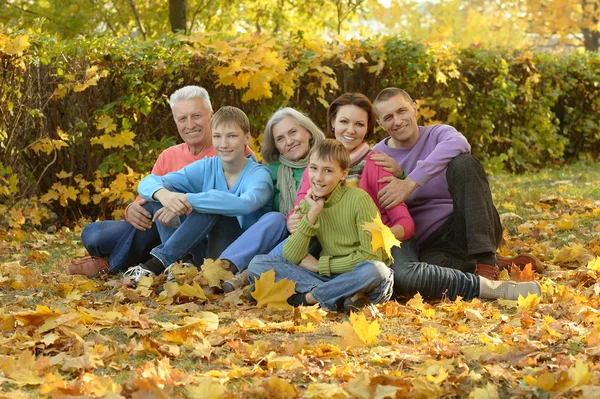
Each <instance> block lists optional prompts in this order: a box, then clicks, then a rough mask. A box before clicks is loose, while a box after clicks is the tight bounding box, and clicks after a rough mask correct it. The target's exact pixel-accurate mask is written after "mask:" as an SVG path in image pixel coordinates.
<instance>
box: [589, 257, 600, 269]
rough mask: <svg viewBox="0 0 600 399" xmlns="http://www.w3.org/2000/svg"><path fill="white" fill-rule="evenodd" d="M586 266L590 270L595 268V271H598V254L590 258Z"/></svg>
mask: <svg viewBox="0 0 600 399" xmlns="http://www.w3.org/2000/svg"><path fill="white" fill-rule="evenodd" d="M587 268H588V269H590V270H595V271H597V272H600V256H596V258H595V259H592V260H591V261H590V262H589V263H588V265H587Z"/></svg>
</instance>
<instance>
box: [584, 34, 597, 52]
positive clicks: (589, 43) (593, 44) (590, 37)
mask: <svg viewBox="0 0 600 399" xmlns="http://www.w3.org/2000/svg"><path fill="white" fill-rule="evenodd" d="M581 31H582V33H583V42H584V45H585V49H586V50H587V51H598V49H600V44H599V43H598V42H599V41H600V32H598V31H592V30H589V29H582V30H581Z"/></svg>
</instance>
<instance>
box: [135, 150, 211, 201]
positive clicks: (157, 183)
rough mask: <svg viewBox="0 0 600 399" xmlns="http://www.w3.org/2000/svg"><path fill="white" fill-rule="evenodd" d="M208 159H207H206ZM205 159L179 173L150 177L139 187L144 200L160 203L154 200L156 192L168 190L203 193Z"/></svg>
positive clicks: (143, 180) (144, 179) (145, 178)
mask: <svg viewBox="0 0 600 399" xmlns="http://www.w3.org/2000/svg"><path fill="white" fill-rule="evenodd" d="M205 159H206V158H205ZM205 159H202V160H200V161H196V162H194V163H192V164H190V165H188V166H186V167H185V168H183V169H181V170H178V171H177V172H171V173H167V174H166V175H164V176H158V175H155V174H151V175H148V176H146V177H144V178H143V179H142V181H141V182H140V183H139V185H138V191H139V193H140V195H141V196H142V198H144V199H146V200H148V201H153V202H158V201H157V200H155V199H154V198H153V195H154V193H155V192H157V191H158V190H160V189H162V188H167V187H168V189H169V190H171V191H174V192H177V193H193V192H198V191H201V188H202V182H203V180H204V171H205V169H206V162H205Z"/></svg>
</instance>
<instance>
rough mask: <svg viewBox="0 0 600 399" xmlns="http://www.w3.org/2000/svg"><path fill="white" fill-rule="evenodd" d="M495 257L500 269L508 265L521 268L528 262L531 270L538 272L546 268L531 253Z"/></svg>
mask: <svg viewBox="0 0 600 399" xmlns="http://www.w3.org/2000/svg"><path fill="white" fill-rule="evenodd" d="M496 258H497V259H498V266H500V268H501V269H504V268H507V267H510V266H511V265H516V266H518V267H519V268H520V269H523V268H524V267H525V266H526V265H527V264H528V263H531V266H532V268H533V270H534V271H536V272H538V273H541V272H543V271H544V269H546V267H545V266H544V264H543V263H542V262H541V261H540V260H539V259H538V258H537V257H535V255H532V254H527V253H525V254H519V255H517V256H502V255H496Z"/></svg>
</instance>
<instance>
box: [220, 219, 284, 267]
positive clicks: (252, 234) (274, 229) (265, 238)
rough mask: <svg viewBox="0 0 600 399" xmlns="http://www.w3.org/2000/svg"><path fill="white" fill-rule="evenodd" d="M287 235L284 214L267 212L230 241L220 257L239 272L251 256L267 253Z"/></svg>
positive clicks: (246, 264)
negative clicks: (235, 238)
mask: <svg viewBox="0 0 600 399" xmlns="http://www.w3.org/2000/svg"><path fill="white" fill-rule="evenodd" d="M289 235H290V233H289V232H288V230H287V226H286V219H285V216H284V215H283V214H282V213H279V212H269V213H267V214H265V215H263V216H262V217H261V218H260V219H258V221H257V222H256V223H254V224H253V225H252V226H250V227H249V228H248V230H246V231H244V233H242V235H241V236H239V237H238V239H237V240H235V241H234V242H233V243H231V245H230V246H228V247H227V249H225V250H224V251H223V252H222V253H221V256H220V258H221V259H227V260H228V261H230V262H231V263H233V264H234V265H235V267H237V269H238V271H240V272H241V271H243V270H244V269H246V268H248V265H249V264H250V261H251V260H252V258H254V257H255V256H256V255H263V254H268V253H269V251H271V250H272V249H273V248H275V246H276V245H277V244H279V243H280V242H282V241H283V240H284V239H285V238H287V236H289Z"/></svg>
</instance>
